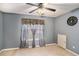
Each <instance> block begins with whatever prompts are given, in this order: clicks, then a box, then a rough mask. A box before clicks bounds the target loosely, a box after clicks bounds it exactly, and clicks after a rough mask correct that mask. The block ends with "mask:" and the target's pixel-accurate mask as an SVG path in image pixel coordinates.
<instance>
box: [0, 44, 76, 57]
mask: <svg viewBox="0 0 79 59" xmlns="http://www.w3.org/2000/svg"><path fill="white" fill-rule="evenodd" d="M0 56H74V55H73V54H72V53H69V52H68V51H66V50H65V49H63V48H61V47H59V46H57V45H50V46H46V47H39V48H23V49H14V50H6V51H2V52H1V53H0Z"/></svg>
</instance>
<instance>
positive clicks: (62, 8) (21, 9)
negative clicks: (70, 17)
mask: <svg viewBox="0 0 79 59" xmlns="http://www.w3.org/2000/svg"><path fill="white" fill-rule="evenodd" d="M45 7H49V8H54V9H56V12H52V11H49V10H46V9H44V10H42V11H43V13H44V15H43V16H49V17H57V16H60V15H63V14H65V13H67V12H70V11H72V10H74V9H77V8H79V4H77V3H75V4H69V3H68V4H67V3H65V4H64V3H63V4H52V3H48V4H47V5H45ZM36 8H37V7H35V6H31V5H28V4H26V3H0V11H2V12H8V13H17V14H27V15H38V16H39V14H38V13H37V12H38V10H37V11H35V12H33V13H29V11H31V10H34V9H36Z"/></svg>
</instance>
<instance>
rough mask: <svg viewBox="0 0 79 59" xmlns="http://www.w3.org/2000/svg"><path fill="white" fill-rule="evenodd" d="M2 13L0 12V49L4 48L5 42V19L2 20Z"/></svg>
mask: <svg viewBox="0 0 79 59" xmlns="http://www.w3.org/2000/svg"><path fill="white" fill-rule="evenodd" d="M2 18H3V17H2V13H1V12H0V50H1V49H2V42H3V21H2Z"/></svg>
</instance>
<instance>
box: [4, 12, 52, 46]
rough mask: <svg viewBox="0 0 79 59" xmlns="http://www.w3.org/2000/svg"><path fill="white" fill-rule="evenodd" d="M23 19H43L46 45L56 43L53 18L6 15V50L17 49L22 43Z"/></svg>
mask: <svg viewBox="0 0 79 59" xmlns="http://www.w3.org/2000/svg"><path fill="white" fill-rule="evenodd" d="M22 18H31V19H43V20H45V23H46V25H45V29H46V30H45V40H46V43H47V44H48V43H54V39H53V38H54V37H53V35H54V34H53V25H54V24H53V18H49V17H38V16H27V15H19V14H11V13H4V14H3V19H4V21H3V23H4V25H3V29H4V48H16V47H19V43H20V25H21V21H20V20H21V19H22Z"/></svg>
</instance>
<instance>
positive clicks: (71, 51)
mask: <svg viewBox="0 0 79 59" xmlns="http://www.w3.org/2000/svg"><path fill="white" fill-rule="evenodd" d="M65 50H67V51H68V52H70V53H72V54H74V55H76V56H79V54H77V53H75V52H73V51H71V50H69V49H65Z"/></svg>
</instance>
